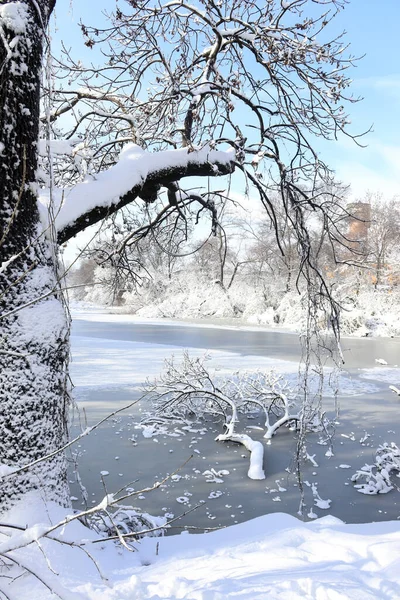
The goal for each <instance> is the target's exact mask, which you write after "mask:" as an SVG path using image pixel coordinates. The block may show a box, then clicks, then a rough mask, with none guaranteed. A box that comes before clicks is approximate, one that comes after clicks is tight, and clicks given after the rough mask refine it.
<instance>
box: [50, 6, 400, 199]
mask: <svg viewBox="0 0 400 600" xmlns="http://www.w3.org/2000/svg"><path fill="white" fill-rule="evenodd" d="M310 1H311V0H310ZM115 4H116V2H115V0H96V2H92V1H90V2H89V1H88V0H86V2H82V1H80V2H78V1H77V0H75V1H74V0H57V8H56V31H54V33H53V40H54V43H55V45H56V46H57V45H58V41H59V39H61V38H62V39H64V40H66V42H67V45H70V46H73V47H74V48H77V47H78V48H79V49H81V48H82V38H81V34H80V29H79V27H78V23H79V20H80V18H82V20H83V21H84V22H85V23H86V24H93V25H100V24H101V23H102V22H104V18H103V17H102V15H101V12H102V10H104V9H105V8H107V9H109V10H112V9H113V8H114V7H115ZM120 4H121V5H123V2H120ZM399 23H400V0H382V1H381V2H377V0H350V2H349V3H348V5H347V6H346V8H345V10H343V11H342V12H341V14H340V15H339V17H337V18H336V19H335V21H334V23H333V24H332V32H337V33H339V32H341V31H342V30H346V31H347V36H346V40H347V41H348V42H350V44H351V53H352V54H353V55H355V56H362V55H365V56H364V58H363V59H362V60H360V61H359V62H358V63H357V67H355V68H354V69H352V70H351V73H350V75H351V77H352V79H353V86H352V93H353V95H354V96H362V97H363V98H364V100H363V101H361V102H360V103H357V104H353V105H349V106H348V112H349V114H350V119H351V122H352V123H351V126H350V132H351V133H357V134H358V133H361V132H363V131H366V130H367V129H369V128H370V127H372V129H373V131H372V132H371V133H369V134H368V135H367V136H366V137H364V138H363V139H362V140H361V142H362V143H363V144H366V145H367V147H366V148H358V147H357V146H356V145H355V144H354V142H352V141H351V140H350V139H348V138H345V137H343V138H341V139H339V140H338V141H333V142H329V143H325V142H324V143H323V142H321V143H320V147H319V151H320V154H321V157H322V158H323V159H324V160H325V162H327V163H328V164H329V165H330V166H331V167H333V168H334V169H335V170H336V172H337V175H338V176H339V178H340V179H341V180H342V181H343V182H344V183H346V184H350V185H351V196H352V197H353V198H362V197H363V196H364V195H365V193H366V192H368V191H371V192H379V191H380V192H382V193H383V194H384V195H385V196H388V197H390V196H393V195H395V194H397V193H399V194H400V119H399V107H400V65H399V57H400V33H399ZM85 54H86V53H85ZM79 55H80V56H81V54H79ZM87 55H88V56H89V57H90V51H88V54H87ZM82 56H83V54H82Z"/></svg>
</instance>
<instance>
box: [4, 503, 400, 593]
mask: <svg viewBox="0 0 400 600" xmlns="http://www.w3.org/2000/svg"><path fill="white" fill-rule="evenodd" d="M36 506H37V505H36V504H35V503H33V504H32V505H31V510H30V511H28V512H30V515H28V514H27V511H25V514H24V517H25V518H26V517H27V516H30V518H32V517H33V515H34V512H35V511H34V509H35V510H37V509H36ZM20 516H21V515H20V514H19V513H18V511H14V514H12V515H10V521H12V522H15V519H17V518H18V517H20ZM37 516H38V514H37V512H36V517H37ZM63 516H64V515H63V514H62V510H61V509H60V508H57V507H54V506H50V507H49V513H48V515H47V517H46V516H45V515H44V514H43V515H42V517H43V518H44V519H46V522H49V521H50V522H54V521H57V520H60V519H61V518H62V517H63ZM42 528H43V527H42ZM0 531H1V533H0V540H1V541H2V542H3V541H4V539H5V536H4V535H2V534H3V532H4V531H5V529H4V528H3V529H1V530H0ZM10 532H11V534H12V530H8V531H7V533H8V534H10ZM12 535H13V534H12ZM15 535H20V534H19V533H16V534H15ZM53 535H55V536H56V537H57V538H58V539H61V540H64V541H70V540H72V539H73V540H74V541H75V542H76V543H81V544H83V546H82V548H84V549H85V551H86V552H87V553H89V554H90V555H91V556H92V558H93V559H94V560H95V561H96V564H97V566H96V565H95V563H94V562H93V560H92V559H90V558H89V557H88V555H87V554H86V553H85V552H83V551H82V549H80V548H79V547H77V546H75V547H72V546H70V545H65V544H60V543H59V542H56V541H51V540H48V539H42V540H41V545H42V550H43V552H41V550H40V549H39V548H38V545H37V544H36V543H32V544H30V546H29V547H27V548H24V549H23V550H20V551H18V552H19V553H20V555H19V556H20V558H21V560H23V562H24V564H27V565H29V566H30V568H32V569H33V570H35V572H36V573H37V574H38V575H39V576H40V577H42V578H44V579H45V580H46V582H47V583H48V585H49V586H50V587H51V588H52V589H54V590H56V591H57V594H58V595H59V596H60V597H61V598H64V599H74V600H156V599H157V600H161V599H165V600H167V599H168V600H173V599H183V598H185V599H186V600H225V599H226V598H240V599H241V600H258V599H259V600H265V599H266V598H268V600H270V599H271V600H274V599H278V598H279V600H283V599H285V598H286V599H288V600H289V599H290V600H295V599H297V598H302V599H304V598H308V599H311V598H320V599H328V598H329V599H336V598H337V599H341V600H343V599H346V598H349V599H351V600H356V599H360V600H361V599H362V600H368V599H370V600H372V599H373V600H376V599H377V598H382V599H383V598H385V599H395V598H399V597H400V569H399V558H398V557H399V556H400V524H399V523H398V522H386V523H370V524H365V525H345V524H344V523H342V521H340V520H339V519H336V518H334V517H324V518H322V519H318V520H315V521H313V522H310V523H303V522H301V521H299V520H298V519H296V518H294V517H291V516H289V515H286V514H282V513H275V514H273V515H266V516H264V517H259V518H257V519H253V520H251V521H248V522H246V523H242V524H239V525H234V526H231V527H228V528H226V529H223V530H219V531H214V532H210V533H207V534H193V535H192V534H188V533H186V534H181V535H176V536H171V537H165V538H145V539H143V540H142V541H141V542H140V543H135V544H134V546H135V547H136V551H135V552H132V553H131V552H128V551H126V550H124V551H122V550H121V549H120V548H119V547H118V546H115V545H114V544H113V543H112V542H104V543H101V544H97V543H93V542H94V541H95V536H94V535H93V533H92V532H88V531H87V530H86V529H85V528H84V527H83V525H81V524H79V523H77V522H74V523H73V524H72V525H71V526H67V527H65V528H62V529H61V530H58V531H56V532H55V533H54V534H53ZM13 556H14V557H15V556H16V553H15V552H14V554H13ZM46 558H47V560H48V561H49V564H50V565H51V567H52V569H53V572H51V571H50V570H49V568H48V566H49V565H48V564H47V563H46ZM100 573H101V574H102V577H101V576H100ZM8 574H9V575H10V574H11V571H9V572H8ZM3 581H4V580H3ZM6 585H7V593H8V594H9V597H13V598H18V599H19V600H39V599H40V600H50V599H53V598H54V595H52V593H51V591H50V590H49V589H46V587H45V586H44V585H43V584H42V583H40V581H39V580H38V579H35V578H34V577H33V576H32V575H25V576H24V577H20V578H18V579H14V580H13V581H12V580H8V582H7V584H6Z"/></svg>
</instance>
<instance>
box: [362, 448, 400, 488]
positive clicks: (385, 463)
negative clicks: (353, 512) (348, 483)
mask: <svg viewBox="0 0 400 600" xmlns="http://www.w3.org/2000/svg"><path fill="white" fill-rule="evenodd" d="M393 472H397V474H398V475H397V476H399V473H400V449H399V448H398V446H397V445H396V444H395V443H394V442H392V443H391V444H388V443H385V444H382V445H381V446H379V447H378V449H377V451H376V460H375V463H374V464H373V465H364V466H363V467H361V469H360V470H359V471H357V472H356V473H355V474H354V475H353V476H352V478H351V480H352V481H354V482H357V481H360V480H365V481H363V483H357V484H356V485H355V486H354V487H355V488H356V489H357V491H358V492H360V493H361V494H369V495H374V494H387V493H388V492H390V491H391V490H393V489H394V487H395V486H394V484H393V483H392V480H391V477H392V473H393Z"/></svg>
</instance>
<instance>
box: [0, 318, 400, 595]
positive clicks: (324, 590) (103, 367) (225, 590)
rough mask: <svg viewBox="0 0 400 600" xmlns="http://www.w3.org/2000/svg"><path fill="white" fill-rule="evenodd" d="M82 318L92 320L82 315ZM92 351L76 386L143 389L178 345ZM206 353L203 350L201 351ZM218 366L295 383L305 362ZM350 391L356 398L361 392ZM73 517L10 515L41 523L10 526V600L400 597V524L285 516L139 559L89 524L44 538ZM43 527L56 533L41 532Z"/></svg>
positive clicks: (39, 510)
mask: <svg viewBox="0 0 400 600" xmlns="http://www.w3.org/2000/svg"><path fill="white" fill-rule="evenodd" d="M76 316H77V317H78V318H79V315H76ZM80 316H81V318H84V315H83V314H81V315H80ZM87 318H93V319H97V318H98V316H93V315H92V317H87ZM104 318H107V319H114V318H119V317H109V316H106V317H104ZM93 342H94V338H90V339H89V338H84V337H82V338H79V339H77V340H75V348H74V357H75V361H74V363H73V365H74V366H73V370H74V377H75V383H76V384H78V385H79V386H82V387H86V386H87V387H90V388H93V387H95V386H100V387H101V386H104V385H107V386H109V385H110V384H111V383H112V384H114V385H129V384H132V385H134V384H137V383H138V382H139V381H142V380H143V374H144V373H145V374H146V375H150V376H151V375H155V374H157V373H158V372H159V371H160V367H161V365H162V361H163V358H164V357H165V355H166V354H169V353H170V352H171V347H170V346H168V347H167V346H162V345H157V346H151V348H149V344H144V343H133V342H123V341H120V340H114V341H112V340H107V341H105V340H101V339H100V338H99V339H98V340H97V342H98V344H97V347H94V346H93ZM197 352H198V353H199V354H200V353H201V351H200V350H199V349H198V350H197ZM213 360H218V363H219V364H221V368H222V370H224V369H228V368H231V369H232V368H234V367H235V366H239V365H238V364H237V363H238V361H240V366H241V367H242V368H248V369H249V368H257V367H267V368H268V367H270V366H271V364H272V362H273V364H274V367H275V368H278V369H279V371H280V372H282V373H285V374H286V375H288V376H290V375H291V374H293V375H294V374H295V373H296V372H297V365H296V364H295V363H291V362H290V361H284V360H282V361H278V362H277V361H276V360H274V361H272V360H271V359H269V358H268V357H266V358H265V357H257V362H256V361H255V357H254V356H248V357H242V356H241V357H238V356H236V359H234V356H233V355H232V354H231V353H229V352H214V353H213ZM235 360H236V363H235ZM134 365H136V366H135V367H133V366H134ZM380 368H381V367H380V366H377V367H376V369H369V370H368V371H365V378H367V377H369V378H371V379H374V378H375V379H376V377H374V373H375V372H377V371H378V370H379V369H380ZM396 372H398V370H397V371H396ZM380 374H381V377H385V376H386V380H385V381H387V383H389V380H391V381H392V379H391V378H393V370H392V369H389V370H387V369H385V367H384V368H382V370H381V371H380ZM394 383H397V384H398V383H399V382H394ZM371 385H372V383H371V380H370V379H368V380H366V381H365V386H366V389H367V387H368V386H371ZM349 386H350V381H349ZM347 391H348V393H350V387H349V388H348V390H347ZM354 493H356V492H354ZM67 513H68V511H67ZM65 514H66V512H65V510H63V509H60V508H59V507H55V506H47V508H46V511H44V510H43V505H42V504H41V503H40V502H39V501H38V499H37V498H36V497H35V496H33V495H31V496H30V497H29V498H28V500H27V502H26V504H25V505H24V506H23V507H16V508H15V509H14V510H13V511H11V513H10V514H9V515H8V523H11V524H15V523H21V522H23V523H24V524H26V525H33V524H36V527H35V528H34V529H30V530H29V531H28V532H23V533H21V532H19V531H18V530H13V529H9V528H5V527H4V526H3V528H0V568H1V580H0V588H1V589H2V590H4V591H3V594H4V598H11V599H18V600H50V599H53V598H54V597H57V596H58V597H59V598H63V599H65V600H72V599H73V600H161V599H164V600H167V599H168V600H175V599H176V600H178V599H185V600H224V599H225V598H230V599H232V600H234V599H238V600H239V599H240V600H257V599H260V600H261V599H262V600H266V599H268V600H270V599H272V600H275V599H276V600H278V599H279V600H285V599H286V600H294V599H300V598H301V599H303V600H304V599H310V600H311V599H312V600H314V599H315V600H344V599H351V600H358V599H359V600H361V599H362V600H368V599H371V600H372V599H374V600H377V599H379V600H381V599H382V600H386V599H390V600H395V599H398V598H400V522H399V521H390V522H380V523H367V524H358V525H348V524H344V523H343V522H342V521H340V520H338V519H336V518H334V517H332V516H327V517H324V518H319V519H316V520H314V521H312V522H309V523H304V522H302V521H301V520H299V519H297V518H295V517H293V516H289V515H287V514H283V513H274V514H270V515H265V516H263V517H258V518H256V519H253V520H250V521H248V522H245V523H240V524H237V525H232V526H229V527H227V528H225V529H222V530H219V531H211V532H209V533H206V534H191V533H187V532H184V533H182V534H180V535H174V536H168V537H163V538H154V537H153V538H145V539H143V540H141V541H140V542H135V543H134V544H133V546H134V548H135V551H134V552H129V551H128V550H126V549H122V548H121V547H120V546H119V545H116V544H115V543H114V542H110V541H109V542H101V543H98V542H96V539H98V537H97V536H96V534H95V533H93V532H91V531H88V530H87V529H85V528H84V527H83V525H81V524H80V523H79V522H78V521H74V522H72V523H69V524H66V525H63V526H62V527H60V528H59V529H57V530H56V531H53V533H52V534H51V535H52V536H53V537H55V538H57V540H61V541H67V542H70V543H69V544H62V543H60V541H54V540H50V539H47V538H46V537H41V536H43V535H44V533H45V531H46V527H47V526H48V524H49V523H52V524H55V523H58V522H60V521H62V519H63V518H64V517H65ZM38 522H39V523H42V524H45V526H37V523H38ZM40 538H41V539H40ZM24 540H25V541H29V540H32V543H30V544H29V545H28V546H27V547H25V548H22V549H20V550H12V548H15V547H16V545H18V542H24ZM71 542H73V543H74V545H71ZM7 551H9V554H8V555H9V556H11V558H12V559H14V560H16V559H18V560H19V562H20V564H21V565H23V566H24V567H25V568H26V569H28V570H30V571H33V572H35V573H36V575H38V577H39V579H38V578H37V577H35V576H33V575H28V574H26V573H25V574H24V575H23V576H22V577H19V578H16V579H8V577H9V575H11V574H12V575H13V576H15V574H16V572H15V571H13V572H11V571H10V570H9V568H8V566H5V565H4V564H2V559H1V553H2V555H3V556H4V555H5V553H6V552H7ZM89 555H90V556H89ZM6 556H7V554H6ZM52 591H54V592H55V593H56V596H55V595H54V594H53V593H52ZM0 597H2V594H1V592H0Z"/></svg>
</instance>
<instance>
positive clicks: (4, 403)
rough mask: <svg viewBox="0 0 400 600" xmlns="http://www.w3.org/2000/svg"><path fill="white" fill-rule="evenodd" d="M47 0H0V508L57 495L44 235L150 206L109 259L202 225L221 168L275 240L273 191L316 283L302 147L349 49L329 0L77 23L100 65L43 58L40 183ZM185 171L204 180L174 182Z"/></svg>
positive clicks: (61, 435)
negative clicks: (334, 26)
mask: <svg viewBox="0 0 400 600" xmlns="http://www.w3.org/2000/svg"><path fill="white" fill-rule="evenodd" d="M54 4H55V2H54V1H52V0H36V1H35V2H32V1H28V0H21V1H19V2H7V1H2V2H1V3H0V27H1V33H2V35H1V42H0V53H1V54H0V60H1V92H0V93H1V96H0V102H1V120H2V121H1V130H0V149H1V153H2V156H1V158H2V169H3V171H2V177H1V179H0V186H1V196H0V215H1V217H0V218H1V234H0V244H1V247H0V251H1V267H0V294H1V338H0V363H1V369H0V402H1V411H0V456H1V464H0V469H1V475H2V479H1V482H0V486H1V487H0V490H1V492H0V494H1V505H0V510H6V509H7V508H8V507H9V506H11V505H12V504H13V503H15V502H17V501H18V500H19V499H21V497H22V496H23V494H25V493H26V492H28V491H31V490H39V492H40V493H41V494H42V496H43V497H44V498H45V499H53V500H56V501H57V502H59V503H62V504H65V503H67V502H68V489H67V484H66V475H65V462H64V458H63V454H62V453H60V452H59V451H58V450H59V448H60V447H61V446H62V445H63V443H64V442H65V440H66V436H67V410H68V385H67V383H68V353H69V346H68V337H69V322H68V317H67V316H66V311H65V306H64V300H63V294H62V290H61V287H62V286H61V284H60V277H59V273H58V270H57V247H58V245H59V244H62V243H64V242H66V241H67V240H69V239H70V238H71V237H73V236H74V235H76V234H77V233H79V232H80V231H83V230H84V229H85V228H87V227H88V226H89V225H91V224H94V223H98V222H101V221H103V220H104V219H106V218H108V217H110V215H113V214H114V213H116V211H118V210H120V209H123V208H124V207H125V206H128V205H131V206H132V205H134V204H135V203H136V204H138V203H145V205H146V206H148V207H149V220H148V223H147V224H146V226H143V227H139V228H133V229H132V228H130V230H126V231H122V232H121V235H120V236H119V241H118V243H116V247H115V249H114V251H113V252H114V254H115V256H117V255H118V253H121V252H123V251H124V248H126V247H127V245H129V244H132V243H134V242H135V241H137V240H138V239H141V238H142V237H143V236H146V235H148V233H149V232H150V231H153V230H154V228H155V227H156V226H159V225H162V224H163V223H165V222H166V220H167V219H168V220H169V222H171V219H172V220H173V219H176V220H177V221H180V223H181V224H182V223H183V225H185V223H187V221H188V220H189V219H190V218H194V219H195V220H196V219H198V218H199V217H200V216H201V215H203V214H206V213H208V214H209V215H210V220H211V227H212V228H214V229H215V227H216V226H217V223H216V214H217V212H216V208H215V203H216V202H217V201H218V198H222V199H223V201H224V200H225V193H224V192H221V190H220V191H218V192H216V191H215V190H212V187H211V183H210V181H209V178H213V177H215V176H221V175H227V174H231V173H233V171H235V170H236V171H237V172H239V173H241V174H242V175H243V176H244V178H245V183H246V186H249V187H250V186H251V187H253V188H254V190H255V191H256V192H257V193H258V195H259V198H260V200H261V202H262V204H263V206H264V208H265V210H266V211H267V213H268V215H269V217H270V219H271V221H272V223H273V226H274V227H275V231H276V241H277V245H278V251H280V250H281V248H279V246H280V240H279V228H278V227H277V226H276V223H277V220H276V215H275V212H274V207H273V204H272V203H271V201H270V195H271V193H276V192H278V193H279V197H280V201H281V206H282V210H283V212H284V214H285V215H286V218H287V219H288V221H289V222H290V226H291V228H292V229H293V231H294V234H295V236H296V240H297V248H298V251H299V254H300V268H301V269H303V272H304V273H305V275H306V277H307V278H308V279H309V280H310V281H311V280H314V279H315V280H316V285H317V288H318V291H321V290H322V291H324V290H325V293H326V294H328V293H329V291H328V289H327V288H326V287H325V284H324V280H323V278H322V277H321V276H320V273H319V271H318V267H317V265H316V263H315V261H314V257H313V247H312V241H311V238H310V235H309V233H308V231H307V226H306V214H307V213H308V212H310V211H321V212H322V213H323V214H324V217H325V219H324V223H325V224H326V230H327V235H329V236H335V235H339V233H338V232H337V231H335V229H334V227H332V221H331V218H330V214H331V211H332V207H333V206H336V202H337V199H336V198H335V197H334V196H333V195H332V196H331V198H330V201H329V202H327V201H326V198H324V201H323V202H319V186H320V185H324V182H325V181H326V179H329V178H330V173H329V171H328V169H327V168H326V166H325V165H324V164H323V163H322V162H321V161H320V160H319V158H318V157H317V154H316V152H315V149H314V140H315V136H322V137H324V138H331V137H335V136H336V135H337V134H338V132H340V131H344V130H345V126H346V115H345V112H344V108H343V100H345V99H346V98H345V93H346V92H345V90H346V88H347V86H348V83H349V82H348V79H347V78H346V76H345V70H346V68H347V67H348V66H349V64H351V60H349V59H348V58H345V56H344V53H345V48H344V47H343V43H342V40H341V38H340V37H339V38H335V39H328V38H327V35H326V33H325V28H326V27H327V26H328V24H329V23H330V21H331V19H332V18H333V16H334V15H335V13H336V11H337V10H339V9H340V8H341V6H342V4H343V3H342V1H341V0H326V1H325V2H323V3H318V4H317V5H316V4H315V3H314V2H312V1H310V0H291V1H289V2H280V1H278V0H269V1H268V2H265V3H261V2H260V3H258V2H253V1H249V0H246V1H243V0H240V1H237V2H236V1H234V2H232V1H230V0H229V1H228V0H222V1H221V2H218V3H214V2H213V1H212V0H211V1H210V0H206V1H205V2H199V3H194V4H190V5H189V4H188V5H186V4H185V3H184V2H182V1H181V0H179V1H174V0H173V1H172V2H168V3H166V4H165V5H164V4H162V2H140V3H136V2H132V1H129V2H128V3H127V4H126V5H124V6H125V8H126V13H125V12H122V11H121V10H120V9H119V8H118V9H117V10H116V13H115V15H113V16H112V17H111V21H110V25H109V27H108V28H106V29H104V30H103V31H101V30H98V29H90V28H87V27H84V28H83V33H84V35H85V37H86V44H87V45H88V46H89V47H93V46H94V45H96V44H97V43H103V44H104V46H103V52H104V53H105V54H106V56H107V63H106V64H105V65H104V64H103V65H100V66H99V67H95V66H91V67H90V68H84V67H82V65H81V64H80V63H76V62H74V60H73V58H72V57H69V58H68V59H63V61H64V62H63V63H61V62H59V64H58V66H59V73H58V76H59V78H60V79H59V80H58V82H57V84H56V85H55V86H54V87H53V86H51V85H47V86H45V89H44V91H45V93H46V94H47V96H48V98H50V100H51V110H50V111H47V114H46V115H44V117H43V119H42V122H43V123H47V133H46V136H48V135H49V132H50V130H52V131H53V136H54V137H55V138H56V139H55V141H53V140H49V139H46V140H45V143H44V144H42V146H44V150H43V149H42V153H43V154H44V155H45V159H44V163H43V164H44V166H45V167H47V171H48V176H44V177H43V176H40V177H41V179H40V180H39V181H38V180H37V177H38V175H37V140H38V135H39V120H40V116H39V104H40V102H39V99H40V77H41V69H40V67H41V61H42V49H43V43H44V41H45V39H46V34H45V31H46V27H47V24H48V20H49V17H50V14H51V12H52V10H53V8H54ZM318 9H319V12H318V14H317V12H316V11H317V10H318ZM319 39H322V40H323V41H322V42H319V41H318V40H319ZM63 77H65V81H64V82H63V79H62V78H63ZM66 117H67V119H66ZM71 119H73V121H74V122H73V125H72V126H71ZM65 139H66V140H67V142H65ZM60 140H64V142H63V143H62V144H60V143H58V144H57V141H60ZM191 176H197V177H201V178H206V184H205V185H204V186H203V187H202V188H201V189H199V186H198V183H196V186H197V188H196V189H195V190H193V184H190V187H188V186H185V187H186V189H184V188H183V187H182V180H185V179H186V178H188V177H191ZM196 181H197V182H198V180H196ZM188 185H189V184H188ZM163 190H164V191H165V193H162V192H163ZM38 200H39V202H38ZM39 206H40V207H41V211H40V212H41V218H40V217H39ZM150 209H151V210H150ZM122 221H123V220H122ZM113 226H114V225H113ZM45 456H49V458H47V459H46V460H43V458H44V457H45ZM32 463H33V464H32ZM28 465H29V466H28Z"/></svg>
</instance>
